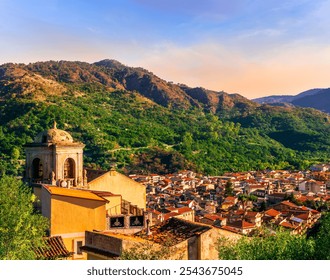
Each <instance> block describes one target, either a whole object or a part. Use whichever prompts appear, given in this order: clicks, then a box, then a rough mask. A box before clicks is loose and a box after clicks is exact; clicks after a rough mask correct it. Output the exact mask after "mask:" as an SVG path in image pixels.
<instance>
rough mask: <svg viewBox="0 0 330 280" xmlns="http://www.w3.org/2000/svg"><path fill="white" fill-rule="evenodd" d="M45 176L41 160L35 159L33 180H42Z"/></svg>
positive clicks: (33, 162)
mask: <svg viewBox="0 0 330 280" xmlns="http://www.w3.org/2000/svg"><path fill="white" fill-rule="evenodd" d="M42 175H43V170H42V163H41V160H40V158H35V159H34V160H33V161H32V178H33V179H41V178H42Z"/></svg>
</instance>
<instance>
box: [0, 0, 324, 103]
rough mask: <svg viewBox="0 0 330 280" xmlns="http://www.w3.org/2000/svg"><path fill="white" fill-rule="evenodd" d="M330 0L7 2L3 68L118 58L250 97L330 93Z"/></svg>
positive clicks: (1, 26)
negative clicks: (5, 65)
mask: <svg viewBox="0 0 330 280" xmlns="http://www.w3.org/2000/svg"><path fill="white" fill-rule="evenodd" d="M329 13H330V1H329V0H314V1H309V0H300V1H298V0H287V1H286V0H283V1H278V0H277V1H273V0H268V1H267V0H263V1H262V0H254V1H253V0H240V1H238V0H231V1H229V0H198V1H197V0H167V1H164V0H107V1H106V0H90V1H87V0H81V1H77V0H48V1H42V0H29V1H24V0H0V38H1V40H0V52H1V56H0V63H1V64H2V63H6V62H15V63H29V62H35V61H47V60H79V61H86V62H95V61H99V60H101V59H105V58H109V59H116V60H118V61H120V62H122V63H124V64H126V65H129V66H140V67H143V68H146V69H148V70H150V71H152V72H153V73H155V74H156V75H158V76H159V77H161V78H164V79H165V80H168V81H173V82H178V83H185V84H187V85H189V86H202V87H205V88H208V89H213V90H224V91H226V92H229V93H240V94H242V95H243V96H246V97H248V98H254V97H258V96H265V95H271V94H297V93H299V92H301V91H304V90H307V89H310V88H316V87H329V86H330V81H329V78H328V76H329V74H328V73H330V34H329V33H330V28H329V27H330V17H329Z"/></svg>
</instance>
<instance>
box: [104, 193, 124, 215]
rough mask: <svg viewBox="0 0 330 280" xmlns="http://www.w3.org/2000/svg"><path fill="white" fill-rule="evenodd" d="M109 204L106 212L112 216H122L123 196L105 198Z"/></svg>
mask: <svg viewBox="0 0 330 280" xmlns="http://www.w3.org/2000/svg"><path fill="white" fill-rule="evenodd" d="M103 198H105V199H106V200H108V201H109V202H107V204H106V211H107V213H108V215H110V216H116V215H121V195H112V196H103Z"/></svg>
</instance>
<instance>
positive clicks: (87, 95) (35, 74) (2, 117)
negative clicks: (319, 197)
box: [0, 62, 330, 175]
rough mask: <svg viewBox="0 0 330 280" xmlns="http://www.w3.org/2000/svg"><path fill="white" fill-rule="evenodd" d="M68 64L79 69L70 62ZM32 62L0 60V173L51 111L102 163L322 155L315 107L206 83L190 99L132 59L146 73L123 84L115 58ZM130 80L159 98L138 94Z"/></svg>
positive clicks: (145, 168)
mask: <svg viewBox="0 0 330 280" xmlns="http://www.w3.org/2000/svg"><path fill="white" fill-rule="evenodd" d="M77 65H78V66H79V67H80V68H81V65H83V66H84V70H83V72H79V71H80V70H79V71H78V72H77V71H73V68H72V67H76V66H77ZM37 66H38V65H28V66H26V65H21V64H19V65H13V64H11V65H3V66H0V155H1V160H0V172H1V173H4V172H6V173H13V172H14V171H15V168H16V167H17V162H18V160H20V159H24V149H23V145H24V144H25V143H27V142H32V141H33V137H34V136H36V134H37V133H38V132H40V131H42V130H44V129H47V128H50V127H51V126H52V124H53V122H54V120H56V122H57V124H58V127H59V128H60V129H64V130H67V131H69V132H70V133H71V134H72V136H73V137H74V139H75V140H77V141H82V142H84V143H85V144H86V148H85V164H86V165H89V166H91V167H98V168H103V169H108V168H109V167H110V165H111V163H112V162H114V161H115V162H116V163H117V167H118V169H119V170H121V171H122V172H127V173H128V172H139V173H142V172H144V173H150V172H157V173H171V172H175V171H176V170H178V169H186V168H190V169H193V170H196V171H199V172H203V173H205V174H213V175H215V174H221V173H223V172H225V171H243V170H251V169H253V170H256V169H265V168H272V169H275V168H277V169H278V168H281V169H282V168H294V169H298V168H299V169H303V168H306V167H308V166H309V165H311V164H312V163H315V162H320V161H329V155H330V153H329V152H330V148H329V147H330V145H329V144H330V137H329V136H330V125H329V118H328V115H326V114H324V113H321V112H319V111H316V110H311V109H301V108H294V107H292V108H281V107H272V106H263V105H257V104H256V103H253V102H251V101H248V100H247V99H244V98H243V97H242V96H239V95H229V94H226V93H222V92H221V93H216V92H211V91H207V90H203V92H204V95H203V98H199V99H197V98H196V96H197V97H198V92H200V91H202V90H201V89H195V90H193V89H191V88H188V87H187V86H182V85H181V86H177V85H171V84H167V83H166V82H165V81H163V80H161V79H159V78H158V77H156V78H155V76H153V74H152V73H149V72H143V71H146V70H141V69H140V68H139V69H138V70H136V71H138V73H140V74H141V73H144V74H143V75H147V74H146V73H149V74H148V75H150V77H151V78H150V79H149V78H146V77H144V76H143V75H142V78H141V79H142V80H141V79H140V80H139V79H136V81H135V82H136V83H137V84H136V89H135V88H134V87H133V85H134V83H133V82H132V83H131V84H130V90H128V89H127V88H126V84H125V83H124V82H123V81H124V78H123V77H122V76H121V78H120V75H119V74H118V72H116V71H119V70H118V68H119V69H120V71H121V72H123V71H125V69H126V68H125V67H124V66H122V65H119V66H118V65H116V68H113V69H112V68H111V69H108V68H105V66H104V65H103V64H102V65H101V66H100V65H99V66H98V65H96V64H93V65H90V64H86V63H76V64H75V63H71V64H70V67H71V68H70V67H69V68H66V70H65V71H66V73H67V74H66V75H64V74H63V73H61V72H60V71H59V68H56V67H58V66H59V64H58V63H55V62H52V63H49V64H47V63H45V64H42V67H41V66H40V65H39V67H37ZM111 67H113V66H111ZM123 67H124V68H123ZM36 68H38V71H36ZM46 69H48V70H47V71H46ZM54 69H56V70H54ZM91 69H93V71H94V72H92V71H91ZM51 70H52V71H51ZM110 70H111V71H110ZM61 71H62V70H61ZM129 71H131V72H130V73H129V74H127V73H128V72H129ZM129 71H126V72H127V73H126V75H130V76H132V75H133V76H134V75H135V74H134V73H135V72H134V71H135V70H134V69H133V68H129ZM139 71H142V72H139ZM54 73H57V74H58V75H55V74H54ZM91 73H92V74H91ZM140 74H136V75H140ZM115 76H116V77H117V78H115ZM63 77H64V78H63ZM82 77H83V78H82ZM95 77H98V78H97V79H96V78H95ZM100 77H102V79H101V78H100ZM125 79H126V81H127V80H128V78H127V77H126V78H125ZM145 79H147V80H148V83H146V81H145ZM102 81H103V82H102ZM139 82H141V83H142V85H143V84H146V87H147V88H150V87H151V88H153V91H154V95H157V94H158V95H159V96H161V97H162V98H160V97H157V98H151V97H150V96H148V95H147V94H149V95H150V92H149V93H145V92H144V91H143V90H141V88H142V89H143V86H141V84H139ZM172 89H173V92H172V91H171V90H172ZM183 92H184V93H183ZM180 94H181V95H180ZM168 96H169V97H168ZM202 99H205V100H206V101H207V102H206V101H205V102H204V101H203V100H202ZM157 100H158V101H159V102H158V101H157ZM164 100H167V101H164ZM156 102H158V103H156ZM212 102H213V103H212ZM180 104H183V105H184V106H180ZM210 108H211V109H210Z"/></svg>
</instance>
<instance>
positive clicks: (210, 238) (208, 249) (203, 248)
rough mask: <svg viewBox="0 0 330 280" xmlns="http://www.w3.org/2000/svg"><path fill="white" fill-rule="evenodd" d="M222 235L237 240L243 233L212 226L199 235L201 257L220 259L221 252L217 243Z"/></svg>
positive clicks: (202, 258) (204, 258)
mask: <svg viewBox="0 0 330 280" xmlns="http://www.w3.org/2000/svg"><path fill="white" fill-rule="evenodd" d="M220 237H225V238H228V239H230V240H237V239H238V238H240V237H241V235H239V234H236V233H232V232H229V231H226V230H222V229H218V228H215V227H214V228H212V229H211V230H208V231H207V232H205V233H203V234H201V235H200V237H199V247H200V248H199V259H201V260H218V259H219V252H218V250H217V243H218V239H219V238H220Z"/></svg>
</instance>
